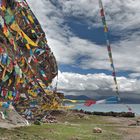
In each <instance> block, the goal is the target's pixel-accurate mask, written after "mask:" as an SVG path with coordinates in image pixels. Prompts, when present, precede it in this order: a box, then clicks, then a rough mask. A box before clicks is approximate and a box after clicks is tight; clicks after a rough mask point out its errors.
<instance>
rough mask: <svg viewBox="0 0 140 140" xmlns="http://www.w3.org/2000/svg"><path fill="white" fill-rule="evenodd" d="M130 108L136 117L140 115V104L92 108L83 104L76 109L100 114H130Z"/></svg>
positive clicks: (103, 105)
mask: <svg viewBox="0 0 140 140" xmlns="http://www.w3.org/2000/svg"><path fill="white" fill-rule="evenodd" d="M127 106H129V107H130V108H131V109H132V112H133V113H135V114H136V115H140V104H127V105H125V104H95V105H92V106H90V107H86V106H84V105H82V104H79V105H76V106H75V108H74V109H78V110H80V109H83V110H85V111H90V112H93V111H99V112H110V111H114V112H130V111H129V110H128V107H127Z"/></svg>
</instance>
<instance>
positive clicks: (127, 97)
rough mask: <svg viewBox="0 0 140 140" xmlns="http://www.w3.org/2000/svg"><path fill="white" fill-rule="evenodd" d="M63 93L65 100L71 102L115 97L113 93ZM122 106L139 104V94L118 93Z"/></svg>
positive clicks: (99, 91)
mask: <svg viewBox="0 0 140 140" xmlns="http://www.w3.org/2000/svg"><path fill="white" fill-rule="evenodd" d="M63 93H64V95H65V97H66V98H67V99H71V100H74V99H75V100H90V99H91V100H96V101H97V100H102V99H106V98H109V97H110V96H116V93H115V92H113V91H101V90H98V91H90V90H87V91H78V90H77V91H76V90H63ZM120 98H121V101H120V102H119V103H122V104H140V94H136V93H131V92H120Z"/></svg>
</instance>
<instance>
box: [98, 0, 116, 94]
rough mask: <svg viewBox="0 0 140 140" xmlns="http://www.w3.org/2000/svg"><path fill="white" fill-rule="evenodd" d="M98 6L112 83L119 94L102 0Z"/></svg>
mask: <svg viewBox="0 0 140 140" xmlns="http://www.w3.org/2000/svg"><path fill="white" fill-rule="evenodd" d="M99 8H100V15H101V18H102V23H103V26H104V34H105V38H106V44H107V50H108V55H109V59H110V63H111V68H112V70H113V71H112V76H113V79H114V83H115V90H116V93H117V95H118V96H119V91H118V83H117V78H116V70H115V67H114V63H113V58H112V51H111V45H110V40H109V29H108V26H107V22H106V17H105V11H104V7H103V3H102V0H99Z"/></svg>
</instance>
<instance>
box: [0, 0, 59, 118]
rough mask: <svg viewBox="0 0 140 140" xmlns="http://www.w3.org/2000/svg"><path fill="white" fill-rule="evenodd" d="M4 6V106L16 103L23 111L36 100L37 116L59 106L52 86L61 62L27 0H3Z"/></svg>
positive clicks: (0, 51) (0, 16) (0, 59)
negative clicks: (57, 60)
mask: <svg viewBox="0 0 140 140" xmlns="http://www.w3.org/2000/svg"><path fill="white" fill-rule="evenodd" d="M0 9H1V13H0V29H1V33H0V35H1V36H2V41H1V40H0V41H1V42H0V43H1V44H2V45H1V46H2V47H0V79H1V81H2V82H1V85H0V86H1V87H0V89H1V90H0V99H1V100H2V101H3V103H0V104H1V107H4V108H8V107H9V106H10V105H11V104H12V105H13V106H14V107H16V110H17V111H18V113H20V114H21V115H23V114H22V113H23V112H25V111H26V109H27V108H30V104H31V102H32V101H33V100H34V101H35V102H36V103H38V104H37V107H36V106H35V108H33V109H31V110H30V111H31V113H30V114H33V115H34V116H37V115H38V114H37V112H38V113H40V114H41V113H42V114H43V113H45V111H46V110H49V109H54V108H58V106H59V103H60V101H59V100H58V99H59V98H58V96H57V94H55V93H54V92H53V91H50V90H49V89H48V83H51V82H52V79H53V78H54V77H55V76H56V75H57V73H58V69H57V63H56V60H55V57H54V55H53V54H52V52H51V49H50V48H49V46H48V45H47V40H46V38H45V33H44V31H43V30H42V28H41V26H40V24H39V22H38V20H37V19H36V17H35V15H34V14H33V12H32V11H31V10H30V7H29V6H28V4H27V2H26V1H25V0H9V1H6V0H1V1H0ZM43 81H44V82H43ZM45 81H46V82H45ZM23 94H24V98H23V96H22V95H23ZM42 107H44V110H41V109H42ZM45 107H46V108H45ZM21 108H22V109H21ZM34 113H36V114H34ZM27 114H28V113H27Z"/></svg>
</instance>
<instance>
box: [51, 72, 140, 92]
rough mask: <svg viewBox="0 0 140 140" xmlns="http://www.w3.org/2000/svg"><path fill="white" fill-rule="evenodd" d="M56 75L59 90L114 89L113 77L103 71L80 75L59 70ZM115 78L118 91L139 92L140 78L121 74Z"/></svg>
mask: <svg viewBox="0 0 140 140" xmlns="http://www.w3.org/2000/svg"><path fill="white" fill-rule="evenodd" d="M58 77H59V78H58V89H61V90H74V91H78V90H79V91H86V90H91V91H95V92H96V91H98V90H103V91H105V90H108V91H110V90H111V91H112V90H115V85H114V81H113V77H112V76H110V75H106V74H104V73H99V74H86V75H82V74H78V73H68V72H60V71H59V74H58ZM117 80H118V85H119V91H120V92H134V93H138V94H139V91H140V86H139V85H140V80H137V79H130V78H126V77H123V76H122V77H118V78H117ZM55 82H56V79H55V80H54V83H55ZM82 93H83V92H82Z"/></svg>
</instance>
